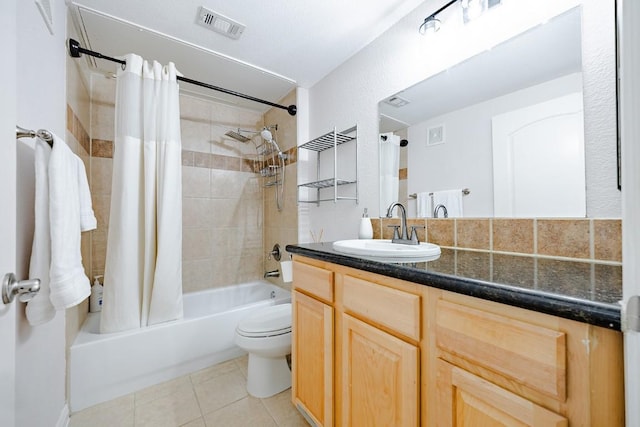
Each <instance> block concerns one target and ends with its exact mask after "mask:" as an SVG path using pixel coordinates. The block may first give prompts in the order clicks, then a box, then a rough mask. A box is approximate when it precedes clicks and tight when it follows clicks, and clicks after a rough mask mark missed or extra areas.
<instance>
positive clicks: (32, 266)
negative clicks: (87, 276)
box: [26, 139, 56, 326]
mask: <svg viewBox="0 0 640 427" xmlns="http://www.w3.org/2000/svg"><path fill="white" fill-rule="evenodd" d="M50 156H51V147H49V144H47V143H46V142H44V141H42V140H40V139H36V147H35V153H34V158H35V175H36V198H35V229H34V233H33V246H32V248H31V261H30V263H29V277H30V278H38V279H40V291H39V292H38V293H37V294H36V296H35V297H33V299H31V301H29V303H27V309H26V314H27V320H28V321H29V323H30V324H31V325H32V326H35V325H41V324H43V323H46V322H48V321H49V320H51V319H53V318H54V317H55V315H56V310H55V309H54V308H53V305H52V304H51V301H50V300H49V266H50V264H51V237H50V234H49V176H48V174H47V169H48V166H49V157H50Z"/></svg>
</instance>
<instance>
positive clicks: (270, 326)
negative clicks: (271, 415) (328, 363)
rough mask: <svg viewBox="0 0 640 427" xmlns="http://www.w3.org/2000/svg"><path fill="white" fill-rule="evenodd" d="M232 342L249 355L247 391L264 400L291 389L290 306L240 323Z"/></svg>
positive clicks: (258, 313)
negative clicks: (289, 357)
mask: <svg viewBox="0 0 640 427" xmlns="http://www.w3.org/2000/svg"><path fill="white" fill-rule="evenodd" d="M235 342H236V345H237V346H238V347H240V348H241V349H243V350H245V351H246V352H247V353H249V372H248V374H247V391H248V392H249V394H250V395H252V396H254V397H259V398H265V397H269V396H273V395H274V394H277V393H280V392H281V391H283V390H286V389H288V388H289V387H291V369H290V368H289V363H288V361H287V356H288V355H289V354H291V304H290V303H287V304H278V305H272V306H269V307H264V308H261V309H259V310H256V311H255V312H253V313H252V314H251V315H250V316H249V317H247V318H245V319H243V320H241V321H240V322H239V323H238V326H237V327H236V335H235Z"/></svg>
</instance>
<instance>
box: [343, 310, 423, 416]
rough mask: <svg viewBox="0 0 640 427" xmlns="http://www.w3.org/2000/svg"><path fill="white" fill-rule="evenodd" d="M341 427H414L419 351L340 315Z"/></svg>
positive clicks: (418, 384) (385, 333) (418, 394)
mask: <svg viewBox="0 0 640 427" xmlns="http://www.w3.org/2000/svg"><path fill="white" fill-rule="evenodd" d="M341 342H342V365H341V369H342V425H343V426H353V427H356V426H407V427H408V426H417V425H418V424H419V422H420V415H419V403H420V392H419V386H420V382H419V368H418V347H416V346H415V345H412V344H409V343H407V342H405V341H402V340H401V339H399V338H396V337H394V336H393V335H390V334H388V333H387V332H384V331H382V330H380V329H377V328H374V327H373V326H371V325H368V324H366V323H364V322H362V321H360V320H358V319H355V318H353V317H351V316H349V315H347V314H343V315H342V338H341Z"/></svg>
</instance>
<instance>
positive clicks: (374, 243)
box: [333, 239, 440, 262]
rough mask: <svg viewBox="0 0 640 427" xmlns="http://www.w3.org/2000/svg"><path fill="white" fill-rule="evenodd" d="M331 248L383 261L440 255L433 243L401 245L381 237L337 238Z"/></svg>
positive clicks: (413, 260)
mask: <svg viewBox="0 0 640 427" xmlns="http://www.w3.org/2000/svg"><path fill="white" fill-rule="evenodd" d="M333 249H334V250H335V251H338V252H342V253H345V254H350V255H360V256H362V257H366V258H370V259H375V260H378V261H385V262H423V261H431V260H434V259H437V258H438V257H439V256H440V246H438V245H434V244H433V243H420V244H419V245H403V244H401V243H391V240H382V239H352V240H338V241H337V242H333Z"/></svg>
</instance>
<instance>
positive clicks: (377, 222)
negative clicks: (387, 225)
mask: <svg viewBox="0 0 640 427" xmlns="http://www.w3.org/2000/svg"><path fill="white" fill-rule="evenodd" d="M371 227H373V238H374V239H382V229H381V227H382V220H381V219H380V218H371Z"/></svg>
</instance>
